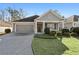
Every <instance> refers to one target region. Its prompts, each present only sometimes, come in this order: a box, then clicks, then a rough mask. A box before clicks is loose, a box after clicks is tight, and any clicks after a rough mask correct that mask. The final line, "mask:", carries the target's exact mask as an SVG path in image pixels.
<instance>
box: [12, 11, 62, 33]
mask: <svg viewBox="0 0 79 59" xmlns="http://www.w3.org/2000/svg"><path fill="white" fill-rule="evenodd" d="M12 23H13V32H15V33H33V32H34V33H44V29H45V27H49V28H50V30H51V31H53V30H55V31H58V30H60V29H62V28H64V18H62V16H61V15H59V14H58V13H57V12H56V11H53V10H49V11H48V12H46V13H44V14H42V15H41V16H38V15H34V16H30V17H27V18H24V19H20V20H16V21H13V22H12Z"/></svg>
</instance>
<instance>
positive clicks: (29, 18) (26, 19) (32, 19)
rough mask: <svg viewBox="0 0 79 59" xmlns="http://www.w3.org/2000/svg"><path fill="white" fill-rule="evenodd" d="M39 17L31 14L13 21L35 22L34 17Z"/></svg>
mask: <svg viewBox="0 0 79 59" xmlns="http://www.w3.org/2000/svg"><path fill="white" fill-rule="evenodd" d="M38 17H39V16H38V15H34V16H30V17H27V18H23V19H20V20H15V21H13V22H34V19H36V18H38Z"/></svg>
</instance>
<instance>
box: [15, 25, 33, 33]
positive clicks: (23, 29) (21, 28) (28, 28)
mask: <svg viewBox="0 0 79 59" xmlns="http://www.w3.org/2000/svg"><path fill="white" fill-rule="evenodd" d="M16 32H17V33H33V32H34V29H33V25H16Z"/></svg>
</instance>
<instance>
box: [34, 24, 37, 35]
mask: <svg viewBox="0 0 79 59" xmlns="http://www.w3.org/2000/svg"><path fill="white" fill-rule="evenodd" d="M34 29H35V34H37V22H35V28H34Z"/></svg>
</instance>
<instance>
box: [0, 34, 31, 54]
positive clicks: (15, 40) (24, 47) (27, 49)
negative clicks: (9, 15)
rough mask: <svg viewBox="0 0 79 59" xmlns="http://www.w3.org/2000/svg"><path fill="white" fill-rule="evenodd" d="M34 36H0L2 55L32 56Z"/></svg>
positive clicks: (0, 52)
mask: <svg viewBox="0 0 79 59" xmlns="http://www.w3.org/2000/svg"><path fill="white" fill-rule="evenodd" d="M32 39H33V34H14V33H10V34H6V35H3V36H0V55H32V54H33V53H32V48H31V43H32Z"/></svg>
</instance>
